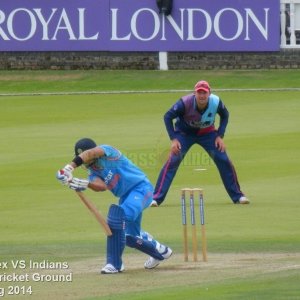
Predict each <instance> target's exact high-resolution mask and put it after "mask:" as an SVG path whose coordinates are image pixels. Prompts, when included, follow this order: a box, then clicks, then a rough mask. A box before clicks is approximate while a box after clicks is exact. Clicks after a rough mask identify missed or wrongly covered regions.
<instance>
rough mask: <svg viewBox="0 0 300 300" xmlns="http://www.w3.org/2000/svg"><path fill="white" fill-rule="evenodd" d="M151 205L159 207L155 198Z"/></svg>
mask: <svg viewBox="0 0 300 300" xmlns="http://www.w3.org/2000/svg"><path fill="white" fill-rule="evenodd" d="M150 207H158V204H157V202H156V201H155V200H152V202H151V204H150Z"/></svg>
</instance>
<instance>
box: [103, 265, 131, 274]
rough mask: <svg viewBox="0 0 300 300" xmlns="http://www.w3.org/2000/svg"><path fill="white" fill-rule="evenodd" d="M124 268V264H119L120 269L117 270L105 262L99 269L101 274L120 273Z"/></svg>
mask: <svg viewBox="0 0 300 300" xmlns="http://www.w3.org/2000/svg"><path fill="white" fill-rule="evenodd" d="M124 270H125V268H124V265H123V264H122V265H121V269H120V270H118V269H116V268H115V267H114V266H113V265H112V264H106V265H105V266H104V267H103V268H102V269H101V274H116V273H121V272H123V271H124Z"/></svg>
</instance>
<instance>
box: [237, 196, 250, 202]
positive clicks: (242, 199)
mask: <svg viewBox="0 0 300 300" xmlns="http://www.w3.org/2000/svg"><path fill="white" fill-rule="evenodd" d="M238 203H240V204H250V200H249V199H248V198H247V197H245V196H242V197H241V198H240V199H239V201H238Z"/></svg>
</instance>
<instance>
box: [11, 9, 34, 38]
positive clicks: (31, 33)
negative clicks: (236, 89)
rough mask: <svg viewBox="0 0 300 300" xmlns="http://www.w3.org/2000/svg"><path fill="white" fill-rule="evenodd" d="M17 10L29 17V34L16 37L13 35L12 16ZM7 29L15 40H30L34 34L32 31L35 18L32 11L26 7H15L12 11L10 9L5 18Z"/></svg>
mask: <svg viewBox="0 0 300 300" xmlns="http://www.w3.org/2000/svg"><path fill="white" fill-rule="evenodd" d="M18 12H25V13H27V14H28V16H29V18H30V24H31V26H30V31H29V34H28V35H27V36H26V37H23V38H21V37H17V36H16V35H15V32H14V26H13V24H14V17H15V15H16V14H17V13H18ZM7 30H8V32H9V34H10V36H11V37H12V38H13V39H14V40H17V41H27V40H30V39H31V38H32V37H33V36H34V33H35V31H36V19H35V16H34V15H33V13H32V12H31V11H30V10H28V9H26V8H19V9H15V10H14V11H12V13H11V14H10V15H9V16H8V18H7Z"/></svg>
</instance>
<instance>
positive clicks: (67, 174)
mask: <svg viewBox="0 0 300 300" xmlns="http://www.w3.org/2000/svg"><path fill="white" fill-rule="evenodd" d="M73 170H74V168H73V167H72V166H71V165H66V166H65V167H64V168H63V169H61V170H59V171H57V173H56V178H57V179H58V180H59V181H60V182H61V183H62V184H64V185H68V184H69V182H70V181H71V180H72V179H73V175H72V172H73Z"/></svg>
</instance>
